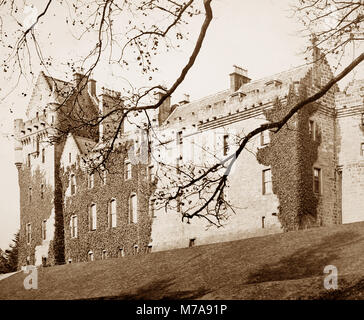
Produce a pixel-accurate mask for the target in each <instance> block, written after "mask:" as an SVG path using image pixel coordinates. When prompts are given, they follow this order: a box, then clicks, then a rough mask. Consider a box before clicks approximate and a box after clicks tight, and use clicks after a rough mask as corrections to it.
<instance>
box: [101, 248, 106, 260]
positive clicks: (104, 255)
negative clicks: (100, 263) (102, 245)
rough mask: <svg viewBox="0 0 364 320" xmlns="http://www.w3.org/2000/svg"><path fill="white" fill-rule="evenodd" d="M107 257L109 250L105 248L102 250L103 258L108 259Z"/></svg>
mask: <svg viewBox="0 0 364 320" xmlns="http://www.w3.org/2000/svg"><path fill="white" fill-rule="evenodd" d="M106 259H107V250H106V249H103V250H102V251H101V260H106Z"/></svg>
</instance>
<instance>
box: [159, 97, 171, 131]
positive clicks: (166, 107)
mask: <svg viewBox="0 0 364 320" xmlns="http://www.w3.org/2000/svg"><path fill="white" fill-rule="evenodd" d="M163 95H164V93H163V92H161V91H159V92H157V93H155V97H156V99H157V101H159V100H160V99H161V98H162V97H163ZM171 112H172V108H171V96H169V97H167V98H166V100H164V101H163V103H162V104H161V105H160V106H159V108H158V125H159V126H160V125H162V123H163V122H164V121H165V120H166V119H167V118H168V116H169V115H170V114H171Z"/></svg>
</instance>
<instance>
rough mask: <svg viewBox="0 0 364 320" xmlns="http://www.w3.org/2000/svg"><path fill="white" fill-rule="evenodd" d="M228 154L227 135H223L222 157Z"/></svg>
mask: <svg viewBox="0 0 364 320" xmlns="http://www.w3.org/2000/svg"><path fill="white" fill-rule="evenodd" d="M228 152H229V135H228V134H225V135H224V137H223V155H224V156H226V155H227V154H228Z"/></svg>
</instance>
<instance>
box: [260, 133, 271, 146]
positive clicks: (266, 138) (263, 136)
mask: <svg viewBox="0 0 364 320" xmlns="http://www.w3.org/2000/svg"><path fill="white" fill-rule="evenodd" d="M269 141H270V138H269V131H268V130H265V131H263V132H261V134H260V145H261V146H265V145H267V144H269Z"/></svg>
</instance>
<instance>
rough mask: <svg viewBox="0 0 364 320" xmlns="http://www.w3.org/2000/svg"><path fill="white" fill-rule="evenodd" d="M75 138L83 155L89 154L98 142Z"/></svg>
mask: <svg viewBox="0 0 364 320" xmlns="http://www.w3.org/2000/svg"><path fill="white" fill-rule="evenodd" d="M73 138H74V139H75V141H76V144H77V146H78V149H79V150H80V152H81V154H87V153H89V152H90V151H91V150H92V149H93V148H94V146H95V145H96V142H95V141H93V140H92V139H89V138H85V137H80V136H73Z"/></svg>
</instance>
